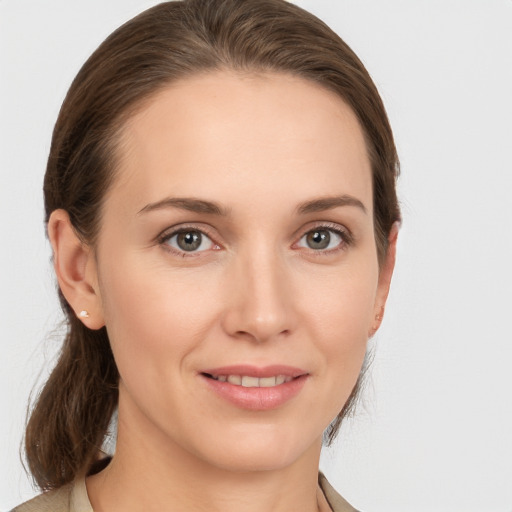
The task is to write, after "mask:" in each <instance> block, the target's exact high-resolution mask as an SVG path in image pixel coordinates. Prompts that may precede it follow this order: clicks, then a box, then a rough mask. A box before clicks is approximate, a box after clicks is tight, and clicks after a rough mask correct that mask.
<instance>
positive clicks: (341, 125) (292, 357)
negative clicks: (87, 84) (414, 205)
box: [49, 72, 396, 512]
mask: <svg viewBox="0 0 512 512" xmlns="http://www.w3.org/2000/svg"><path fill="white" fill-rule="evenodd" d="M118 157H119V172H118V175H117V177H116V179H115V182H114V185H113V186H112V188H111V189H110V190H109V191H108V193H107V195H106V198H105V203H104V209H103V216H102V224H101V230H100V234H99V238H98V242H97V246H96V247H94V248H91V247H89V246H87V245H85V244H82V243H80V241H78V239H77V238H76V236H75V235H74V233H73V230H72V228H71V226H70V224H69V219H68V217H67V214H66V212H64V211H62V210H57V211H56V212H54V213H53V214H52V217H51V219H50V223H49V233H50V239H51V241H52V245H53V248H54V252H55V267H56V272H57V276H58V279H59V283H60V286H61V289H62V290H63V293H64V294H65V296H66V298H67V300H68V301H69V303H70V304H71V305H72V307H73V308H74V309H75V311H76V312H77V314H78V313H79V312H80V311H81V310H83V309H86V310H87V311H88V312H89V318H84V319H82V320H83V322H84V323H85V324H86V325H87V326H88V327H90V328H92V329H97V328H100V327H102V326H103V325H106V327H107V330H108V334H109V338H110V340H111V344H112V349H113V352H114V356H115V359H116V362H117V365H118V368H119V371H120V375H121V381H120V386H119V428H118V444H117V450H116V454H115V457H114V459H113V461H112V462H111V464H110V465H109V466H108V467H107V469H105V470H104V471H103V472H101V473H100V474H98V475H96V476H94V477H90V478H88V479H87V487H88V493H89V496H90V499H91V502H92V504H93V507H94V509H95V511H97V512H101V511H106V510H108V511H110V512H112V511H113V512H115V511H118V510H119V511H120V510H123V511H131V510H142V509H143V510H148V511H151V510H155V511H156V510H159V511H163V510H183V511H187V510H209V511H212V510H213V511H216V510H219V511H220V510H223V511H226V510H227V511H229V510H233V511H234V510H236V511H237V512H240V511H247V512H249V511H256V510H257V511H261V510H269V511H270V510H272V511H285V510H286V511H289V510H297V511H312V510H318V509H319V508H320V509H322V507H325V502H324V501H323V497H322V495H321V493H318V489H317V484H316V479H317V471H318V462H319V455H320V450H321V441H322V433H323V431H324V429H325V428H326V427H327V426H328V425H329V423H330V422H331V421H332V419H333V418H334V417H335V416H336V415H337V414H338V412H339V411H340V410H341V409H342V407H343V404H344V403H345V401H346V400H347V398H348V396H349V394H350V392H351V390H352V388H353V386H354V384H355V382H356V379H357V377H358V374H359V372H360V369H361V365H362V362H363V358H364V354H365V351H366V345H367V341H368V338H369V336H370V335H372V334H373V332H375V330H376V329H377V328H378V324H379V323H380V319H381V316H380V315H379V314H380V313H381V311H382V308H383V307H384V305H385V301H386V298H387V294H388V290H389V284H390V279H391V274H392V271H393V266H394V257H395V245H396V229H395V228H394V229H393V231H392V233H391V234H390V248H389V250H388V255H387V258H386V260H385V261H384V262H383V264H382V265H381V267H380V269H379V264H378V261H377V251H376V246H375V239H374V224H373V211H372V184H371V170H370V163H369V160H368V156H367V153H366V148H365V143H364V139H363V134H362V131H361V128H360V126H359V124H358V122H357V120H356V118H355V115H354V114H353V112H352V111H351V110H350V108H349V107H348V106H347V105H346V104H345V103H344V102H343V101H342V100H341V99H340V98H339V97H338V96H336V95H335V94H333V93H331V92H329V91H326V90H324V89H323V88H321V87H320V86H318V85H316V84H312V83H310V82H307V81H304V80H302V79H300V78H295V77H289V76H283V75H276V74H265V75H261V74H259V75H240V74H235V73H231V72H218V73H213V74H208V75H203V76H198V77H194V78H188V79H187V80H184V81H181V82H177V83H175V84H173V85H172V86H170V87H168V88H166V89H165V90H163V91H161V92H159V93H158V95H156V96H155V97H154V98H153V99H152V100H151V101H149V102H148V103H147V104H145V105H144V107H143V108H142V109H140V110H139V111H138V113H137V114H136V115H134V117H132V118H131V119H130V120H129V121H128V122H127V124H126V125H125V126H124V128H123V134H122V144H121V150H120V154H119V155H118ZM333 197H336V198H338V197H344V198H345V203H347V201H346V199H347V198H349V199H350V200H349V201H348V203H349V204H344V205H339V206H336V207H334V206H333V205H332V204H331V205H330V206H331V207H329V208H327V207H326V206H328V205H326V203H325V202H324V203H321V204H320V203H318V200H319V199H325V198H333ZM166 198H194V199H200V200H205V201H213V202H215V203H216V204H217V205H218V206H219V207H220V208H221V209H222V210H223V213H224V215H218V214H215V213H208V212H197V211H190V210H187V209H184V208H180V207H179V206H177V205H174V206H173V205H167V206H162V205H161V206H162V207H158V208H156V207H148V205H155V203H159V202H161V201H162V200H165V199H166ZM313 201H317V203H315V204H316V207H315V208H312V207H311V206H310V208H309V211H306V212H304V211H301V210H300V206H301V205H302V206H304V204H305V203H308V202H309V203H311V202H313ZM358 203H360V204H358ZM302 210H304V208H302ZM311 210H315V211H311ZM177 228H186V229H189V230H195V231H202V232H204V233H205V234H206V235H207V236H208V238H206V237H205V238H204V239H203V244H202V245H201V246H200V248H199V250H197V251H195V252H185V251H183V250H181V249H180V247H179V245H178V244H177V237H172V233H173V230H175V229H177ZM315 229H317V230H318V229H321V232H322V233H323V234H324V236H330V237H331V241H330V243H329V245H328V247H327V248H326V249H318V248H317V246H314V247H313V248H312V247H311V246H310V245H308V244H310V242H311V236H310V237H309V238H308V237H307V234H308V233H311V232H312V230H313V231H314V230H315ZM335 230H337V231H339V232H340V233H341V235H337V234H336V231H335ZM164 235H168V236H167V238H165V236H164ZM376 318H377V320H376ZM241 363H246V364H247V363H249V364H252V365H256V366H265V365H270V364H286V365H291V366H295V367H299V368H301V369H304V370H306V371H307V373H308V376H307V379H306V382H305V384H304V386H303V388H302V389H301V391H300V392H299V394H298V395H297V396H295V397H294V398H292V399H291V400H289V401H288V402H286V403H285V404H284V405H282V406H280V407H278V408H276V409H272V410H264V411H251V410H245V409H242V408H240V407H237V406H235V405H233V404H232V403H230V402H228V401H226V400H225V399H223V398H221V397H219V396H217V395H216V394H215V393H213V392H212V391H211V390H210V389H209V388H208V386H206V385H205V383H204V378H202V377H200V374H199V372H201V370H204V369H205V368H212V367H219V366H225V365H232V364H241ZM127 490H129V491H127Z"/></svg>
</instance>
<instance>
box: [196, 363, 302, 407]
mask: <svg viewBox="0 0 512 512" xmlns="http://www.w3.org/2000/svg"><path fill="white" fill-rule="evenodd" d="M199 375H200V376H201V377H202V379H203V382H204V383H205V384H207V388H208V389H210V390H211V391H212V392H213V393H214V394H216V395H217V396H219V397H220V398H222V399H224V400H227V401H228V402H230V403H231V404H233V405H235V406H237V407H238V408H241V409H249V410H253V411H264V410H271V409H276V408H279V407H281V406H283V405H284V404H286V403H287V402H289V401H291V400H292V399H293V398H294V397H295V396H297V395H298V394H300V392H301V390H302V389H303V388H304V386H305V385H306V382H307V381H308V379H309V377H310V374H309V373H308V372H307V371H305V370H302V369H300V368H293V367H290V366H284V365H273V366H266V367H255V366H250V365H237V366H225V367H223V368H215V369H209V370H205V371H202V372H200V373H199Z"/></svg>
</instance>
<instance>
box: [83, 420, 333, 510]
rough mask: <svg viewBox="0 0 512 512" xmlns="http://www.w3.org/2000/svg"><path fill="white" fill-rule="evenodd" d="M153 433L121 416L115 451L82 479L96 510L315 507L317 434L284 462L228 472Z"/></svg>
mask: <svg viewBox="0 0 512 512" xmlns="http://www.w3.org/2000/svg"><path fill="white" fill-rule="evenodd" d="M165 441H166V442H163V440H162V439H158V436H156V437H155V436H148V435H144V436H141V435H136V434H135V432H134V431H133V430H132V429H130V428H129V426H128V425H125V424H123V422H122V421H121V416H120V422H119V425H118V441H117V447H116V454H115V456H114V457H113V459H112V461H111V463H110V464H109V465H108V466H107V468H106V469H104V470H103V471H102V472H101V473H98V474H97V475H94V476H92V477H89V478H88V479H87V488H88V493H89V497H90V500H91V504H92V506H93V508H94V511H95V512H107V511H108V512H118V511H121V510H122V511H123V512H131V511H135V510H137V511H139V510H145V511H147V512H152V511H155V512H156V511H158V512H165V511H168V510H169V511H170V510H180V511H183V512H188V511H192V510H193V511H202V510H205V511H206V510H207V511H208V512H231V511H232V512H235V511H236V512H261V511H262V510H265V511H269V512H270V511H272V512H289V511H290V510H294V511H296V512H317V511H318V510H323V509H325V508H324V507H325V502H324V501H323V495H322V494H321V492H320V493H319V490H318V483H317V478H318V464H319V457H320V450H321V439H318V440H317V441H316V442H315V443H314V444H313V445H312V446H311V447H310V448H309V449H308V450H307V451H306V452H305V453H303V454H302V456H301V457H300V458H299V459H298V460H296V461H294V462H293V463H291V464H288V465H286V466H285V467H278V468H270V469H266V470H261V469H258V470H254V471H250V470H244V471H232V470H230V469H225V468H219V467H216V466H214V465H212V464H210V463H209V462H208V461H204V460H202V459H201V458H199V457H197V456H196V455H195V454H192V453H189V452H188V451H186V450H185V449H183V448H182V447H181V446H179V445H178V444H176V443H172V442H169V440H168V439H166V440H165Z"/></svg>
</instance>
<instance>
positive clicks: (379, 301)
mask: <svg viewBox="0 0 512 512" xmlns="http://www.w3.org/2000/svg"><path fill="white" fill-rule="evenodd" d="M399 229H400V223H399V222H395V223H393V226H392V227H391V230H390V232H389V236H388V248H387V251H386V258H385V260H384V262H383V264H382V267H381V269H380V272H379V282H378V285H377V295H376V300H375V306H374V322H373V325H372V326H371V328H370V330H369V332H368V337H370V338H371V337H372V336H373V335H374V334H375V333H376V332H377V330H378V329H379V327H380V324H381V323H382V319H383V318H384V310H385V307H386V301H387V299H388V294H389V287H390V285H391V278H392V277H393V270H394V269H395V261H396V243H397V240H398V231H399Z"/></svg>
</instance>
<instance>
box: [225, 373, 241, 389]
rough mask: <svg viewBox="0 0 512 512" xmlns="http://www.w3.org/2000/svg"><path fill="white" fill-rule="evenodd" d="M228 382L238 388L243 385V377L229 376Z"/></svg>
mask: <svg viewBox="0 0 512 512" xmlns="http://www.w3.org/2000/svg"><path fill="white" fill-rule="evenodd" d="M227 380H228V382H229V383H230V384H235V385H236V386H241V385H242V377H240V375H229V376H228V379H227Z"/></svg>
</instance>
